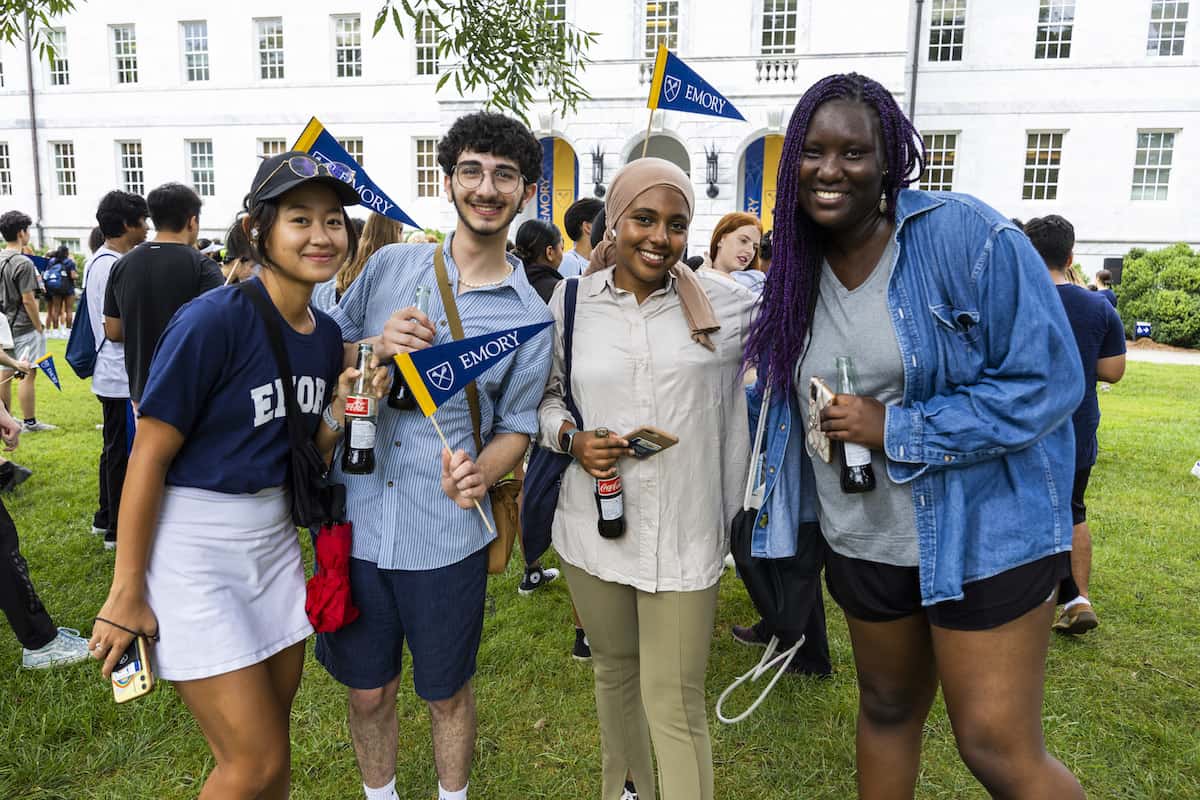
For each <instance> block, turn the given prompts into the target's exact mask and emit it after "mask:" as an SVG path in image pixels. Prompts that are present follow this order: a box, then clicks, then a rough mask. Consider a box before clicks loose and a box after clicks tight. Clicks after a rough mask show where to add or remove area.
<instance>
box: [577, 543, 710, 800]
mask: <svg viewBox="0 0 1200 800" xmlns="http://www.w3.org/2000/svg"><path fill="white" fill-rule="evenodd" d="M563 569H564V571H565V572H566V576H567V584H568V585H569V586H570V587H571V598H572V599H573V600H574V601H575V608H576V609H577V610H578V611H579V618H580V619H581V620H582V621H583V628H584V630H586V631H587V637H588V642H589V643H590V645H591V648H592V667H593V669H594V671H595V676H596V715H597V716H598V717H599V719H600V754H601V770H602V776H603V777H602V789H601V798H602V800H619V798H620V797H621V790H622V787H623V786H624V783H625V773H626V771H628V772H630V773H632V775H633V782H634V783H635V784H637V789H638V796H639V797H641V798H642V800H656V797H655V791H654V789H655V787H654V766H653V764H652V763H651V759H650V744H651V742H653V743H654V755H655V757H656V758H657V759H658V769H659V776H660V778H661V783H660V785H661V792H662V795H661V796H662V800H712V796H713V767H712V743H711V741H710V740H709V736H708V716H707V711H706V708H705V700H704V673H705V670H706V669H707V668H708V651H709V645H710V644H711V643H712V630H713V619H714V617H715V616H716V611H717V587H716V586H713V587H711V588H709V589H704V590H701V591H698V592H658V593H650V592H641V591H638V590H637V589H634V588H633V587H631V586H625V585H624V584H619V583H610V582H608V581H603V580H600V579H599V578H597V577H595V576H593V575H589V574H588V573H586V572H584V571H583V570H581V569H579V568H577V567H573V566H571V565H570V564H567V563H563Z"/></svg>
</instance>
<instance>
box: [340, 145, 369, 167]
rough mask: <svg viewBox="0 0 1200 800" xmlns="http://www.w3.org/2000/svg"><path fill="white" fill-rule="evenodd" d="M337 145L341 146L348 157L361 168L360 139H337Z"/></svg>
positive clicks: (361, 151) (361, 150)
mask: <svg viewBox="0 0 1200 800" xmlns="http://www.w3.org/2000/svg"><path fill="white" fill-rule="evenodd" d="M337 143H338V144H340V145H341V146H342V149H344V150H345V151H346V152H347V153H349V154H350V157H351V158H353V159H354V160H355V161H357V162H358V165H359V166H360V167H361V166H362V165H363V140H362V139H338V140H337Z"/></svg>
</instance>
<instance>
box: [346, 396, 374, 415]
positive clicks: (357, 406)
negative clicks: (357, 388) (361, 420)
mask: <svg viewBox="0 0 1200 800" xmlns="http://www.w3.org/2000/svg"><path fill="white" fill-rule="evenodd" d="M346 416H347V417H373V416H375V398H374V397H365V396H363V395H350V396H349V397H347V398H346Z"/></svg>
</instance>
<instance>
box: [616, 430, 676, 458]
mask: <svg viewBox="0 0 1200 800" xmlns="http://www.w3.org/2000/svg"><path fill="white" fill-rule="evenodd" d="M625 438H626V439H627V440H629V445H630V447H632V448H633V451H634V453H635V454H636V457H637V458H648V457H649V456H652V455H654V454H655V453H661V452H662V451H663V450H666V449H667V448H668V447H671V446H672V445H676V444H679V439H678V438H676V437H674V436H672V435H671V434H669V433H667V432H666V431H660V430H659V429H658V428H652V427H650V426H649V425H643V426H642V427H640V428H638V429H637V430H635V431H634V432H632V433H630V434H628V435H627V436H626V437H625Z"/></svg>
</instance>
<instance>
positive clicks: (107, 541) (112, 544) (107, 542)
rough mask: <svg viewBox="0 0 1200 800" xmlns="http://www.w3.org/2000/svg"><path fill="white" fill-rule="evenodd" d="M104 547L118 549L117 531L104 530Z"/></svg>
mask: <svg viewBox="0 0 1200 800" xmlns="http://www.w3.org/2000/svg"><path fill="white" fill-rule="evenodd" d="M104 549H105V550H116V549H117V532H116V531H105V532H104Z"/></svg>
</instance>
